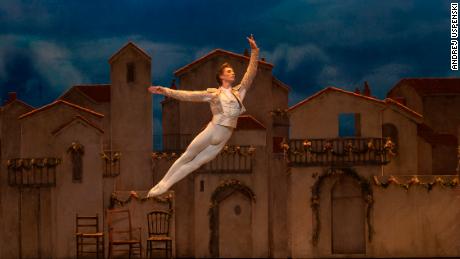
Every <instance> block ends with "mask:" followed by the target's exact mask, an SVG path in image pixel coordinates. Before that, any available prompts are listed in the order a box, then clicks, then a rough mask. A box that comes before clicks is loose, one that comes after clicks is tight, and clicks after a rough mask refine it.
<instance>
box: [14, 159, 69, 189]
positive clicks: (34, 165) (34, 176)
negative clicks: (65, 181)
mask: <svg viewBox="0 0 460 259" xmlns="http://www.w3.org/2000/svg"><path fill="white" fill-rule="evenodd" d="M60 163H61V159H59V158H54V157H47V158H14V159H8V160H7V168H8V185H10V186H14V187H25V188H39V187H54V186H56V167H57V166H58V165H59V164H60Z"/></svg>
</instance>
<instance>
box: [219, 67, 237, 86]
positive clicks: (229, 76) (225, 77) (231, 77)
mask: <svg viewBox="0 0 460 259" xmlns="http://www.w3.org/2000/svg"><path fill="white" fill-rule="evenodd" d="M219 77H220V79H221V80H222V82H228V83H233V81H235V72H234V71H233V68H231V67H225V68H224V69H223V70H222V72H221V74H220V76H219Z"/></svg>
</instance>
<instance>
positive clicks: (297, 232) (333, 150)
mask: <svg viewBox="0 0 460 259" xmlns="http://www.w3.org/2000/svg"><path fill="white" fill-rule="evenodd" d="M248 61H249V55H248V53H247V51H245V53H244V54H236V53H232V52H229V51H226V50H220V49H217V50H214V51H212V52H210V53H208V54H207V55H205V56H203V57H202V58H200V59H197V60H195V61H194V62H192V63H190V64H188V65H186V66H184V67H182V68H179V69H178V70H176V71H175V72H174V75H175V77H176V79H177V81H178V83H177V84H176V83H175V82H173V83H172V84H171V86H170V87H171V88H175V89H180V90H205V89H206V88H209V87H217V82H216V80H215V73H216V68H218V67H219V66H220V65H221V64H222V63H224V62H228V63H230V64H231V66H232V67H233V68H234V70H235V74H236V75H237V78H236V81H239V80H241V77H242V76H243V74H244V72H245V70H246V67H247V65H248ZM109 65H110V78H111V82H110V84H98V85H94V84H92V85H76V86H72V87H71V88H69V89H68V90H67V91H66V92H65V93H63V94H62V95H61V96H60V97H59V98H58V99H57V100H56V101H54V102H53V103H50V104H48V105H45V106H43V107H38V108H34V107H31V106H30V105H28V104H26V103H24V102H23V101H21V100H19V99H18V98H17V96H16V93H10V95H9V97H8V100H7V101H6V102H5V103H4V104H3V106H2V107H1V110H0V130H1V131H0V141H1V142H0V143H1V146H0V147H1V150H0V159H1V172H0V218H1V221H0V232H1V235H0V257H1V258H37V257H42V258H69V257H75V255H76V236H75V231H76V229H75V224H76V222H75V221H76V215H77V214H79V215H96V214H97V215H98V216H99V218H100V223H99V224H100V228H101V229H102V230H103V232H104V233H105V243H106V245H105V247H106V250H107V247H108V245H107V244H108V240H109V238H108V235H107V232H108V227H107V210H109V209H113V208H128V209H129V210H130V212H131V216H132V224H133V225H136V226H139V227H141V230H140V231H141V232H142V233H141V239H142V242H143V243H142V246H143V255H144V256H145V255H146V252H145V251H146V249H145V248H146V243H145V242H146V240H147V238H148V234H147V216H146V215H147V213H148V212H149V211H151V210H154V209H163V210H169V211H170V212H171V214H172V218H171V227H170V236H171V237H172V240H173V241H172V253H173V256H174V257H184V258H185V257H200V258H202V257H204V258H214V257H240V258H243V257H244V258H251V257H273V258H275V257H276V258H282V257H284V258H321V257H327V258H342V257H357V258H362V257H455V256H459V255H460V234H459V233H460V225H459V224H458V223H457V222H458V217H459V216H460V206H458V205H459V199H460V190H459V189H458V185H459V179H458V173H459V169H460V168H459V167H460V165H459V156H460V154H459V152H460V151H459V149H458V146H459V143H458V139H459V138H460V113H459V111H460V79H458V78H405V79H401V80H400V81H399V82H397V83H396V85H395V86H394V87H392V89H391V90H390V91H389V92H388V94H387V98H386V99H384V100H381V99H378V98H376V97H373V96H372V93H371V87H370V86H369V85H368V84H367V82H366V83H365V84H364V85H363V89H356V90H355V91H352V92H351V91H347V90H344V89H341V88H337V87H332V86H329V87H325V88H324V89H323V90H321V91H319V92H317V93H315V94H314V95H312V96H310V97H308V98H306V99H304V100H302V101H301V102H299V103H297V104H295V105H293V106H291V107H289V105H288V94H289V92H290V90H291V89H290V87H289V86H287V85H285V84H284V83H283V82H281V81H280V80H278V79H277V78H275V77H274V76H273V72H272V70H273V68H274V66H273V64H271V63H269V62H267V61H265V60H264V59H263V58H262V59H261V60H260V61H259V66H258V72H257V76H256V78H255V80H254V82H253V84H252V86H251V88H250V90H249V91H248V94H247V96H246V99H245V107H246V108H247V112H246V114H244V115H242V116H240V117H239V119H238V124H237V128H236V129H235V131H234V133H233V136H232V137H231V139H230V140H229V142H228V144H227V146H226V147H225V148H224V150H223V151H222V152H221V153H220V154H219V155H218V156H217V157H216V158H215V159H214V160H213V161H211V162H209V163H208V164H206V165H204V166H202V167H201V168H200V169H198V170H197V171H196V172H194V173H193V174H191V175H189V176H187V177H186V178H185V179H183V180H182V181H180V182H179V183H177V184H176V185H175V186H173V187H172V190H171V191H169V192H168V193H167V194H165V195H163V196H161V197H158V198H156V199H150V200H146V199H144V198H142V197H143V195H145V194H146V193H147V191H148V190H149V189H150V188H151V187H152V186H153V185H154V184H156V183H157V182H158V181H159V180H160V179H161V178H162V176H163V175H164V174H165V173H166V171H167V170H168V168H169V167H170V166H171V165H172V163H173V162H174V161H175V159H177V157H178V156H179V155H180V154H181V152H183V151H184V150H185V149H186V147H187V145H188V144H189V143H190V141H191V140H192V139H193V138H194V137H195V136H196V135H197V134H198V133H199V132H200V131H201V130H202V129H203V128H204V127H205V126H206V124H207V123H208V122H209V121H210V119H211V112H210V109H209V104H208V103H196V102H181V101H178V100H175V99H171V98H165V99H164V100H163V101H162V102H161V105H162V133H161V136H160V138H158V139H155V141H156V140H159V142H160V144H159V145H157V143H153V142H154V139H153V136H154V134H156V133H155V132H153V127H152V125H153V116H154V115H153V114H152V96H151V94H150V93H149V92H148V91H147V88H148V87H149V86H150V85H151V78H152V76H151V75H152V74H151V58H150V56H149V55H148V54H147V53H146V52H144V51H143V50H142V49H140V48H139V47H137V46H136V45H135V44H133V43H128V44H126V45H125V46H124V47H122V48H121V49H120V50H119V51H118V52H116V53H115V54H114V55H113V56H112V57H111V58H110V59H109ZM19 95H20V93H19ZM152 144H155V145H154V146H155V147H156V148H153V146H152ZM132 191H135V192H132ZM106 255H107V251H106Z"/></svg>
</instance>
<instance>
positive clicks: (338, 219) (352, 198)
mask: <svg viewBox="0 0 460 259" xmlns="http://www.w3.org/2000/svg"><path fill="white" fill-rule="evenodd" d="M331 214H332V215H331V219H332V224H331V231H332V233H331V236H332V253H333V254H364V253H366V239H365V236H366V233H365V215H366V211H365V202H364V199H363V197H362V191H361V187H360V185H359V183H358V182H357V181H356V180H355V179H353V178H352V177H350V176H346V175H342V176H341V177H340V178H338V179H337V181H336V182H335V183H334V185H333V187H332V188H331Z"/></svg>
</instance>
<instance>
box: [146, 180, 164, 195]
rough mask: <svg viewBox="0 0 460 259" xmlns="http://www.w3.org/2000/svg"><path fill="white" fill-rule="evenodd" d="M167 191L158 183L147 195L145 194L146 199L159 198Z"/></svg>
mask: <svg viewBox="0 0 460 259" xmlns="http://www.w3.org/2000/svg"><path fill="white" fill-rule="evenodd" d="M167 190H168V189H167V188H165V186H164V185H163V184H160V183H158V184H157V185H155V186H154V187H153V188H152V189H150V191H149V193H148V194H147V198H151V197H155V196H160V195H162V194H163V193H165V192H166V191H167Z"/></svg>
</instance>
